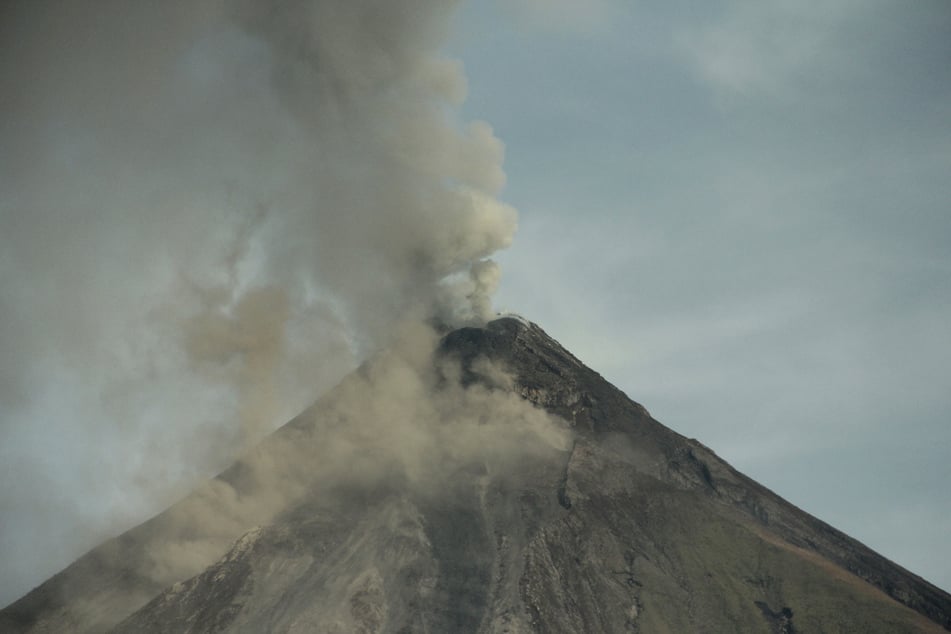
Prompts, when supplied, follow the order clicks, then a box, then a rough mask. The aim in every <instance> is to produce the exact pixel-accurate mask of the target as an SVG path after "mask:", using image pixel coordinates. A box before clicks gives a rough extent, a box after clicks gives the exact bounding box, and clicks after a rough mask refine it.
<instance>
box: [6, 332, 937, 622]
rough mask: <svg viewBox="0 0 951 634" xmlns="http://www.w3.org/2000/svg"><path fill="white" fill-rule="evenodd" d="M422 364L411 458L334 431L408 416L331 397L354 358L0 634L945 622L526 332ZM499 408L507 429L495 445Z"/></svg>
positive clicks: (845, 541)
mask: <svg viewBox="0 0 951 634" xmlns="http://www.w3.org/2000/svg"><path fill="white" fill-rule="evenodd" d="M426 363H428V364H430V365H431V366H432V367H433V368H435V371H434V373H433V377H435V378H434V379H433V381H432V391H433V393H434V394H435V395H436V396H434V397H433V398H434V399H435V401H434V402H436V403H438V404H439V405H438V407H435V406H434V407H433V408H431V409H432V410H433V411H438V412H443V413H445V412H447V411H448V412H451V415H448V414H445V415H443V416H442V418H440V419H439V420H441V421H442V422H441V423H440V425H441V427H437V428H434V429H437V430H444V429H445V430H448V432H447V434H446V435H445V436H439V441H438V442H435V443H432V447H435V448H434V449H433V448H430V449H427V450H426V451H418V450H417V447H418V446H419V445H420V443H424V442H426V440H427V439H428V438H429V437H428V436H427V437H426V439H422V440H419V439H417V440H414V441H413V443H412V444H409V445H406V444H405V443H406V439H405V438H404V436H405V434H402V435H401V436H393V437H387V436H386V427H379V428H373V429H372V430H371V432H368V436H367V438H368V439H364V440H366V443H364V441H363V440H361V437H360V436H359V435H358V436H348V434H352V433H353V431H352V429H353V427H354V425H356V424H358V423H360V422H361V421H360V420H359V419H360V418H361V417H364V418H365V417H367V416H370V415H372V416H375V417H376V418H380V419H384V420H385V419H387V417H391V416H392V417H393V419H394V420H396V417H397V416H398V412H399V411H400V410H401V408H403V409H405V408H406V407H409V406H413V407H419V404H418V403H407V402H396V403H394V402H390V401H385V402H382V403H383V404H382V405H380V406H379V407H376V408H373V407H369V406H367V407H363V408H356V409H355V408H354V406H352V405H350V404H349V403H350V401H348V400H347V394H348V393H353V394H358V393H359V392H358V391H356V390H357V388H356V387H355V386H357V385H358V384H359V385H363V386H366V385H375V384H374V383H373V381H374V380H375V379H374V372H375V370H374V369H373V367H372V366H365V367H363V368H361V370H359V371H358V372H357V373H356V374H357V375H358V376H357V377H356V378H351V379H348V380H346V381H344V383H343V384H342V385H341V386H340V387H339V388H337V390H335V391H334V392H333V393H331V394H329V395H328V396H327V397H325V398H324V399H321V401H318V403H317V404H315V405H314V406H313V407H312V408H311V409H310V410H308V411H307V412H305V413H304V414H302V415H301V416H300V417H298V418H297V419H295V420H294V421H292V422H291V423H289V424H288V425H286V426H284V427H283V428H282V429H281V430H279V431H278V432H277V433H275V434H274V435H272V436H271V437H270V438H269V439H267V440H266V441H265V442H264V443H263V444H262V445H261V446H260V447H258V448H257V450H256V451H255V452H253V453H252V454H251V455H249V456H247V457H245V458H244V459H242V460H241V461H239V462H238V463H236V464H235V466H234V467H232V468H231V469H229V470H228V471H226V472H225V473H223V474H222V475H221V476H219V478H217V479H215V480H213V481H211V482H209V483H208V484H207V485H205V486H204V487H202V488H200V489H199V490H197V491H196V492H195V493H193V494H192V495H191V496H189V497H187V498H185V499H184V500H182V501H181V502H179V503H178V504H176V505H175V506H173V507H171V508H170V509H169V510H168V511H166V512H165V513H162V514H160V515H158V516H156V517H155V518H153V519H152V520H150V521H148V522H146V523H144V524H142V525H141V526H139V527H136V528H134V529H132V530H130V531H128V532H127V533H125V534H123V535H121V536H119V537H118V538H116V539H113V540H110V541H108V542H106V543H104V544H103V545H101V546H99V547H98V548H96V549H93V550H92V551H90V552H89V553H87V554H86V555H85V556H84V557H82V558H81V559H79V560H78V561H77V562H75V563H74V564H73V565H71V566H70V567H68V568H66V569H65V570H64V571H62V572H61V573H59V574H58V575H56V576H54V577H53V578H51V579H50V580H48V581H47V582H46V583H44V584H42V585H41V586H40V587H38V588H36V589H35V590H34V591H32V592H31V593H29V594H28V595H26V596H25V597H23V598H22V599H20V600H19V601H17V602H15V603H14V604H12V605H10V606H8V607H7V608H5V609H4V610H2V611H0V631H2V632H65V631H94V632H100V631H113V632H130V633H131V632H176V633H179V632H219V631H227V632H269V631H273V632H367V633H369V632H546V633H547V632H764V633H768V632H776V633H779V632H785V633H792V632H800V633H802V632H863V633H867V632H883V633H884V632H888V633H896V632H939V631H946V630H951V596H949V595H948V594H947V593H945V592H943V591H942V590H940V589H939V588H937V587H935V586H933V585H931V584H929V583H928V582H926V581H924V580H923V579H921V578H919V577H917V576H915V575H914V574H912V573H910V572H908V571H906V570H904V569H902V568H901V567H900V566H898V565H896V564H894V563H892V562H890V561H888V560H887V559H885V558H883V557H881V556H880V555H877V554H876V553H874V552H872V551H871V550H869V549H868V548H866V547H865V546H863V545H862V544H860V543H858V542H857V541H855V540H853V539H851V538H849V537H848V536H846V535H844V534H842V533H841V532H839V531H837V530H835V529H834V528H832V527H830V526H828V525H826V524H824V523H823V522H821V521H820V520H818V519H816V518H814V517H812V516H810V515H808V514H807V513H805V512H803V511H801V510H800V509H798V508H796V507H795V506H793V505H791V504H790V503H788V502H786V501H785V500H783V499H781V498H780V497H778V496H777V495H775V494H774V493H772V492H770V491H769V490H767V489H766V488H764V487H762V486H760V485H758V484H757V483H756V482H753V481H752V480H750V479H749V478H747V477H746V476H744V475H742V474H740V473H738V472H737V471H736V470H734V469H733V468H732V467H730V466H729V465H728V464H727V463H726V462H724V461H723V460H721V459H720V458H718V457H717V456H716V455H715V454H714V453H713V452H712V451H711V450H710V449H708V448H707V447H705V446H704V445H702V444H701V443H699V442H697V441H696V440H693V439H688V438H684V437H683V436H680V435H679V434H677V433H675V432H673V431H671V430H670V429H667V428H666V427H664V426H663V425H661V424H660V423H659V422H657V421H656V420H654V419H653V418H652V417H651V416H650V414H649V413H648V412H647V410H645V409H644V408H643V407H642V406H640V405H638V404H637V403H635V402H633V401H631V400H630V399H629V398H628V397H627V396H625V395H624V394H623V393H622V392H621V391H619V390H618V389H616V388H615V387H613V386H612V385H610V384H609V383H608V382H606V381H605V380H604V379H603V378H602V377H601V376H599V375H598V374H597V373H595V372H594V371H592V370H591V369H589V368H587V367H586V366H585V365H584V364H582V363H581V362H580V361H579V360H578V359H576V358H575V357H574V356H572V355H571V354H570V353H569V352H568V351H566V350H565V349H564V348H562V347H561V346H560V345H559V344H558V343H557V342H555V341H554V340H553V339H551V338H550V337H548V336H547V335H546V334H545V333H544V332H543V331H542V330H541V329H540V328H539V327H538V326H536V325H534V324H531V323H528V322H525V321H523V320H520V319H516V318H502V319H498V320H496V321H493V322H491V323H490V324H488V325H487V326H486V327H484V328H462V329H459V330H455V331H453V332H450V333H448V334H446V335H445V336H444V337H442V339H441V340H440V341H439V343H438V347H437V348H436V352H435V354H434V355H432V358H431V359H429V360H427V361H426ZM394 376H397V377H398V378H399V379H400V380H399V381H396V380H394V381H391V383H388V384H387V385H389V386H391V387H392V386H393V385H395V386H397V387H399V386H401V385H403V384H404V383H401V382H400V381H408V379H407V377H406V376H404V375H403V374H400V373H399V372H396V373H395V374H394ZM361 377H362V378H361ZM361 381H362V383H361ZM380 389H381V390H382V389H383V388H382V387H381V388H380ZM440 394H443V395H447V396H446V397H445V398H443V399H442V400H439V399H440V398H442V397H441V396H439V395H440ZM414 398H415V397H414ZM362 400H363V401H366V399H365V398H363V399H362ZM409 400H410V401H413V400H414V399H409ZM415 400H419V399H415ZM450 403H451V404H454V405H453V407H457V408H458V409H448V410H447V409H446V408H447V404H450ZM344 405H346V407H345V406H344ZM363 405H365V403H364V404H363ZM479 408H481V409H479ZM409 411H411V412H412V413H413V415H414V416H418V415H419V412H420V411H422V410H418V409H412V410H409ZM426 411H429V410H426ZM473 411H475V416H474V418H473V420H475V423H473V424H472V425H470V426H466V427H452V424H451V422H446V421H448V420H449V419H451V418H453V417H459V416H470V415H471V414H472V413H473ZM367 412H369V414H368V413H367ZM533 412H534V413H533ZM358 414H359V415H358ZM536 414H537V416H538V417H536ZM509 417H511V419H512V421H515V422H511V425H510V427H512V428H516V427H518V428H519V429H524V430H526V431H524V433H521V435H518V434H515V435H510V436H509V435H506V434H508V432H507V431H506V429H507V427H506V425H507V424H508V422H509ZM539 417H540V418H539ZM483 431H489V432H491V434H490V435H487V434H482V432H483ZM434 433H442V432H434ZM480 434H481V435H480ZM546 434H547V435H546ZM467 435H468V436H467ZM370 436H372V437H382V438H383V441H381V442H378V443H376V444H374V443H373V442H372V438H370ZM342 437H346V438H347V441H346V442H343V441H341V440H340V438H342ZM461 437H466V438H469V440H466V442H462V441H460V440H459V438H461ZM501 437H504V443H503V442H498V443H497V444H493V443H495V441H496V439H498V438H501ZM539 438H543V439H544V438H547V439H548V441H546V442H541V441H537V442H536V440H537V439H539ZM390 446H398V448H399V449H398V451H400V452H402V453H400V454H399V455H400V456H401V457H400V459H399V460H396V459H392V458H391V456H392V455H395V454H394V453H393V452H396V451H397V449H393V450H392V451H390V450H389V449H386V447H390ZM407 446H408V447H411V449H406V448H405V447H407ZM427 446H428V445H427ZM367 447H369V449H367ZM375 447H379V450H378V449H377V448H375ZM486 447H490V449H486ZM348 448H349V449H348ZM331 449H332V451H331ZM309 456H310V457H312V458H308V457H309ZM333 456H338V457H339V456H343V458H342V459H340V460H336V461H335V459H334V458H332V457H333ZM407 456H410V457H412V460H411V459H409V458H407Z"/></svg>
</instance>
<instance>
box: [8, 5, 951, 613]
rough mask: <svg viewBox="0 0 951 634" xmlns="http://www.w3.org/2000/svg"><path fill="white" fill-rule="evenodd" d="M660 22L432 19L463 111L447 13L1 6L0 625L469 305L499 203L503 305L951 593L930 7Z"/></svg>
mask: <svg viewBox="0 0 951 634" xmlns="http://www.w3.org/2000/svg"><path fill="white" fill-rule="evenodd" d="M658 4H659V3H646V2H634V1H630V0H589V1H587V2H570V1H567V0H547V1H546V0H512V1H505V0H488V1H484V0H483V1H476V0H470V1H468V2H464V3H462V6H461V10H460V11H458V12H457V13H456V14H455V17H454V18H453V25H454V31H453V33H452V35H451V36H450V38H449V40H448V43H446V44H445V48H446V50H447V52H448V54H449V57H451V58H456V59H459V60H461V63H462V65H463V67H464V75H465V76H466V77H467V84H468V88H467V90H468V97H467V99H466V101H465V102H464V103H463V104H462V106H461V108H462V111H461V115H457V114H455V112H456V111H455V108H457V107H458V106H459V104H460V102H461V100H462V99H463V97H464V96H465V94H466V87H465V84H466V81H465V80H464V79H463V72H462V69H461V68H460V67H459V66H458V65H457V64H455V63H452V62H447V61H446V60H441V59H438V58H432V57H431V56H429V54H430V52H431V51H430V50H429V48H431V47H437V46H439V45H440V42H442V41H443V39H442V38H443V37H444V36H445V32H444V29H443V28H442V27H441V24H442V19H441V17H442V14H443V13H445V12H446V11H448V10H450V9H451V8H452V5H453V2H452V1H451V0H404V2H403V3H402V4H400V5H398V6H400V7H404V8H406V10H405V11H401V10H400V11H396V10H394V12H393V14H392V15H386V16H383V17H382V18H381V19H380V20H377V21H372V20H371V21H369V23H370V27H371V29H372V30H371V32H370V35H367V36H366V37H369V38H370V39H371V40H373V37H377V39H376V40H373V44H372V45H367V44H366V42H364V41H361V40H360V39H359V38H355V37H353V33H354V31H353V28H355V27H354V24H363V23H362V22H360V9H359V7H360V6H365V5H366V3H365V2H363V3H361V2H356V1H355V0H353V1H351V2H349V3H336V4H335V3H333V2H316V3H314V4H313V5H311V4H310V3H305V2H286V3H284V4H282V5H281V6H282V7H284V10H286V11H287V13H286V14H285V15H284V17H285V19H284V20H283V21H275V22H269V21H268V20H270V18H271V17H273V16H272V15H270V14H268V13H267V12H262V11H260V8H261V7H263V6H266V5H263V4H261V3H256V2H250V1H245V0H227V1H224V0H222V1H219V0H207V1H203V2H198V1H194V2H193V1H184V0H183V1H181V2H168V3H161V4H154V3H146V2H143V3H130V2H127V1H126V0H109V1H105V0H104V2H103V3H102V5H101V7H104V8H102V9H101V10H102V12H101V13H100V14H94V13H91V12H90V11H89V10H88V8H87V7H86V6H85V4H84V3H80V2H71V1H70V0H44V1H43V2H40V1H39V0H37V1H36V2H21V3H19V4H17V3H9V4H6V5H0V43H2V46H0V561H3V562H4V565H3V567H2V568H3V570H2V577H0V603H5V602H6V600H9V599H12V598H14V597H15V596H16V595H17V594H19V593H21V592H23V591H25V590H26V589H28V588H29V586H30V585H31V584H33V583H37V582H39V581H40V580H42V579H43V578H45V577H46V576H48V575H50V574H52V573H53V572H55V571H56V570H58V569H60V568H61V567H63V566H64V565H66V564H68V563H69V562H70V561H71V560H72V559H74V558H75V557H76V556H77V555H79V554H81V553H82V552H83V550H84V549H86V548H88V547H90V546H92V545H94V544H95V543H97V542H98V541H100V540H101V539H103V538H104V537H106V536H108V535H111V534H114V533H115V532H116V531H117V530H120V529H122V528H125V527H127V526H129V525H131V524H133V523H135V522H137V521H140V520H141V519H143V518H144V517H147V516H148V515H149V514H151V513H154V512H155V511H156V510H158V509H160V508H162V507H163V506H164V505H166V504H167V503H169V502H170V501H171V500H173V499H175V497H176V496H177V495H180V494H181V493H182V492H183V491H184V490H185V489H184V487H185V483H189V482H194V481H195V479H196V478H201V477H205V476H207V475H209V474H210V473H214V472H215V470H216V469H217V468H219V467H220V464H221V462H222V460H223V459H224V458H226V457H227V456H229V455H232V454H233V452H234V451H235V448H236V447H239V446H241V443H242V442H244V441H246V440H247V439H248V438H254V437H255V434H260V433H264V432H265V431H266V430H267V428H268V426H269V425H271V426H273V425H275V424H277V423H279V422H283V421H284V420H286V418H287V417H289V416H290V415H292V414H294V413H295V411H296V410H297V409H299V408H300V407H301V406H303V405H304V404H305V402H306V401H307V400H308V399H309V398H311V397H312V395H313V393H314V392H317V391H320V390H322V389H326V388H327V387H329V386H330V385H332V384H334V383H335V382H336V380H338V379H339V377H340V376H341V375H342V374H343V373H344V372H345V371H346V370H348V369H350V368H352V367H353V365H354V364H355V363H356V362H357V361H359V359H360V358H361V357H362V355H364V354H365V353H366V352H367V351H368V350H372V349H373V347H374V346H375V345H377V344H378V343H379V342H380V341H382V340H385V336H382V335H381V334H380V333H381V331H385V330H386V328H387V323H388V321H389V316H390V315H392V314H396V313H398V312H400V311H403V310H408V308H407V305H409V307H410V308H412V305H413V303H414V302H420V303H432V302H435V301H437V300H438V299H439V297H437V296H440V297H441V295H440V294H441V293H443V292H450V291H451V292H455V293H458V292H461V293H462V294H464V295H465V294H468V295H470V296H471V295H477V294H478V293H477V292H476V291H480V292H481V290H491V287H492V285H493V284H494V283H495V270H494V269H493V268H492V267H491V266H490V265H488V264H485V262H484V261H483V260H482V258H484V257H486V256H488V255H489V254H491V253H492V252H493V251H494V250H495V249H497V248H500V247H504V246H505V245H506V244H507V243H508V242H509V240H510V234H511V229H512V226H513V220H514V216H513V213H512V210H511V208H510V207H508V206H507V205H506V204H499V203H498V202H497V201H496V199H495V196H496V194H499V192H501V193H500V198H501V200H502V202H503V203H508V204H510V205H511V206H513V207H515V208H516V209H517V210H518V213H519V217H518V225H519V229H518V233H517V234H516V236H515V239H514V243H513V244H512V246H511V248H510V249H508V250H506V251H504V252H502V253H501V255H499V256H498V257H497V258H496V259H497V260H498V261H499V263H500V264H501V265H502V277H501V286H500V288H499V291H498V293H497V295H496V302H495V303H496V307H497V308H498V309H503V310H512V311H515V312H518V313H521V314H523V315H525V316H526V317H527V318H529V319H531V320H533V321H536V322H537V323H539V324H540V325H541V326H542V327H543V328H545V329H546V330H547V331H548V332H549V333H550V334H551V335H552V336H554V337H555V338H556V339H558V340H559V341H561V343H563V344H564V345H565V346H566V347H567V348H568V349H569V350H571V351H572V352H573V353H575V354H576V355H577V356H578V357H579V358H581V359H582V360H583V361H585V362H586V363H587V364H588V365H590V366H591V367H593V368H594V369H595V370H597V371H599V372H601V373H602V374H603V375H604V376H605V377H606V378H608V379H609V380H610V381H612V382H613V383H615V384H616V385H618V387H620V388H621V389H623V390H624V391H625V392H627V393H628V394H629V395H630V396H631V397H632V398H633V399H635V400H637V401H639V402H641V403H642V404H643V405H645V406H646V407H647V408H648V410H650V411H651V412H652V414H653V415H654V416H655V418H657V419H658V420H660V421H661V422H663V423H665V424H667V425H668V426H670V427H672V428H673V429H675V430H676V431H678V432H680V433H682V434H684V435H687V436H691V437H695V438H697V439H699V440H700V441H702V442H703V443H705V444H706V445H708V446H710V447H711V448H712V449H713V450H714V451H716V452H717V453H718V454H719V455H720V456H722V457H723V458H725V459H726V460H728V461H729V462H730V463H731V464H733V465H734V466H735V467H737V468H738V469H740V470H741V471H743V472H745V473H746V474H747V475H749V476H751V477H753V478H754V479H756V480H759V481H760V482H762V483H763V484H765V485H766V486H768V487H770V488H772V489H773V490H774V491H776V492H777V493H778V494H780V495H782V496H783V497H785V498H787V499H788V500H790V501H791V502H793V503H794V504H796V505H798V506H800V507H802V508H804V509H805V510H807V511H809V512H811V513H813V514H815V515H817V516H818V517H820V518H821V519H823V520H825V521H827V522H829V523H831V524H832V525H834V526H836V527H837V528H840V529H842V530H844V531H845V532H847V533H849V534H850V535H852V536H854V537H856V538H858V539H860V540H861V541H863V542H865V543H866V544H867V545H869V546H870V547H872V548H874V549H875V550H877V551H879V552H881V553H882V554H884V555H885V556H887V557H889V558H891V559H893V560H895V561H896V562H898V563H900V564H901V565H903V566H905V567H907V568H909V569H910V570H912V571H913V572H916V573H918V574H920V575H922V576H924V577H925V578H927V579H929V580H930V581H932V582H935V583H936V584H938V585H940V586H942V587H943V588H945V589H951V568H949V566H948V562H949V561H951V546H949V543H948V542H949V540H948V538H947V536H948V535H951V493H949V490H951V487H949V486H948V483H949V481H951V426H949V424H948V413H949V412H951V326H949V324H951V244H949V243H951V8H949V5H948V4H947V2H945V1H944V0H933V1H929V0H917V1H916V2H913V3H907V2H902V3H899V2H885V1H884V0H872V1H869V0H861V1H860V0H829V1H825V2H818V1H815V2H813V1H807V0H797V1H788V2H783V1H778V0H775V1H768V2H753V1H752V0H751V1H749V2H729V1H727V2H713V1H703V2H684V3H663V8H656V7H657V6H658ZM36 6H41V7H51V8H52V9H55V10H50V11H34V10H32V9H28V7H36ZM229 6H230V7H238V8H239V9H240V10H239V13H240V19H235V18H234V16H230V18H229V20H228V21H226V22H220V21H219V17H220V16H219V13H218V12H219V11H220V10H221V7H229ZM311 6H316V7H318V9H317V10H316V11H317V14H315V15H317V19H316V20H315V22H316V23H318V24H323V25H329V26H327V27H326V30H323V31H321V30H320V29H318V30H317V32H316V33H317V35H314V34H313V33H311V32H310V31H309V30H308V29H307V28H305V27H304V26H301V25H303V24H306V23H307V21H306V20H299V19H295V18H296V17H298V16H297V14H296V13H295V12H296V11H298V10H300V11H304V12H305V15H309V14H306V12H307V11H310V9H309V8H308V7H311ZM381 6H383V5H381ZM386 6H391V7H392V6H397V5H386ZM11 7H13V8H11ZM17 7H18V8H17ZM133 7H134V9H132V8H133ZM169 7H171V8H169ZM321 7H323V8H327V7H330V9H328V11H330V13H323V14H321V13H320V11H321V10H322V9H321ZM340 7H358V8H357V9H355V10H354V12H353V13H350V12H349V10H342V11H341V10H339V8H340ZM334 12H336V13H334ZM331 14H333V15H336V17H334V18H331V17H328V16H330V15H331ZM24 16H26V17H24ZM310 17H314V16H313V15H311V16H310ZM93 18H96V19H93ZM99 18H101V19H99ZM338 18H339V21H338ZM406 18H408V19H406ZM404 19H405V20H404ZM401 20H403V21H402V22H401ZM338 27H339V28H338ZM393 34H396V35H398V37H390V35H393ZM364 35H366V34H364ZM377 43H381V44H380V45H379V46H377ZM394 47H395V48H394ZM312 58H316V59H319V60H329V61H327V63H328V64H329V65H330V66H331V71H330V72H325V71H326V70H327V69H326V68H323V67H322V66H321V65H320V64H317V65H316V67H319V68H318V70H320V73H315V72H314V68H312V67H310V66H308V64H310V63H311V62H310V61H308V60H312ZM323 63H324V62H321V64H323ZM378 73H379V74H382V75H381V76H384V77H390V75H391V74H392V75H393V76H394V77H396V80H397V81H396V83H395V84H392V85H395V86H397V87H398V88H399V89H398V90H392V91H375V87H376V86H377V85H378V83H377V82H378V80H379V76H377V74H378ZM315 77H316V79H315ZM387 85H390V84H387ZM314 91H316V92H317V94H325V93H326V92H328V91H329V94H331V96H332V97H334V98H333V99H331V100H330V101H329V102H325V101H321V100H318V102H317V107H314V105H315V104H314V102H311V101H309V99H310V98H311V97H312V96H313V93H314ZM321 91H324V92H321ZM419 95H422V96H421V97H420V96H419ZM472 120H483V121H486V122H488V124H489V125H491V126H492V127H491V129H490V128H489V127H488V126H486V125H484V124H479V123H477V124H475V125H469V124H468V122H469V121H472ZM499 141H501V143H504V145H505V152H504V154H505V159H504V164H502V167H503V168H504V171H505V174H506V177H505V178H503V176H502V173H501V171H500V169H499V166H500V164H501V163H502V146H501V144H500V143H499ZM393 165H396V166H397V168H398V169H396V171H394V170H393ZM503 181H504V183H505V184H504V186H503ZM447 183H450V184H452V187H451V188H448V189H447V188H446V184H447ZM380 208H386V209H387V210H388V211H392V213H389V214H388V215H387V216H386V217H385V219H384V218H382V217H381V218H377V216H376V215H375V214H374V212H373V210H375V209H380ZM338 209H345V210H346V213H341V214H337V213H336V212H334V211H327V210H338ZM446 210H448V211H446ZM341 218H345V219H346V221H344V220H341ZM473 263H475V266H471V265H472V264H473ZM470 267H471V271H470ZM467 271H469V272H470V273H471V275H468V276H467ZM446 274H449V275H450V276H451V277H452V280H453V284H451V285H449V286H447V285H444V284H440V283H438V282H439V279H440V278H441V277H442V276H444V275H446ZM483 287H484V288H483ZM434 297H435V298H436V299H434ZM472 308H473V310H476V311H477V309H478V307H476V306H473V307H472ZM278 344H280V345H278ZM236 359H237V360H236ZM246 419H247V420H252V419H253V420H254V421H261V420H265V421H267V420H268V419H274V420H273V421H272V422H271V423H267V422H265V423H261V422H254V423H253V424H252V423H247V420H246ZM236 420H238V421H239V423H240V424H239V425H237V426H236V424H235V421H236ZM249 424H252V425H256V427H255V428H254V429H252V430H250V431H249V430H247V429H245V427H247V426H248V425H249Z"/></svg>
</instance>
